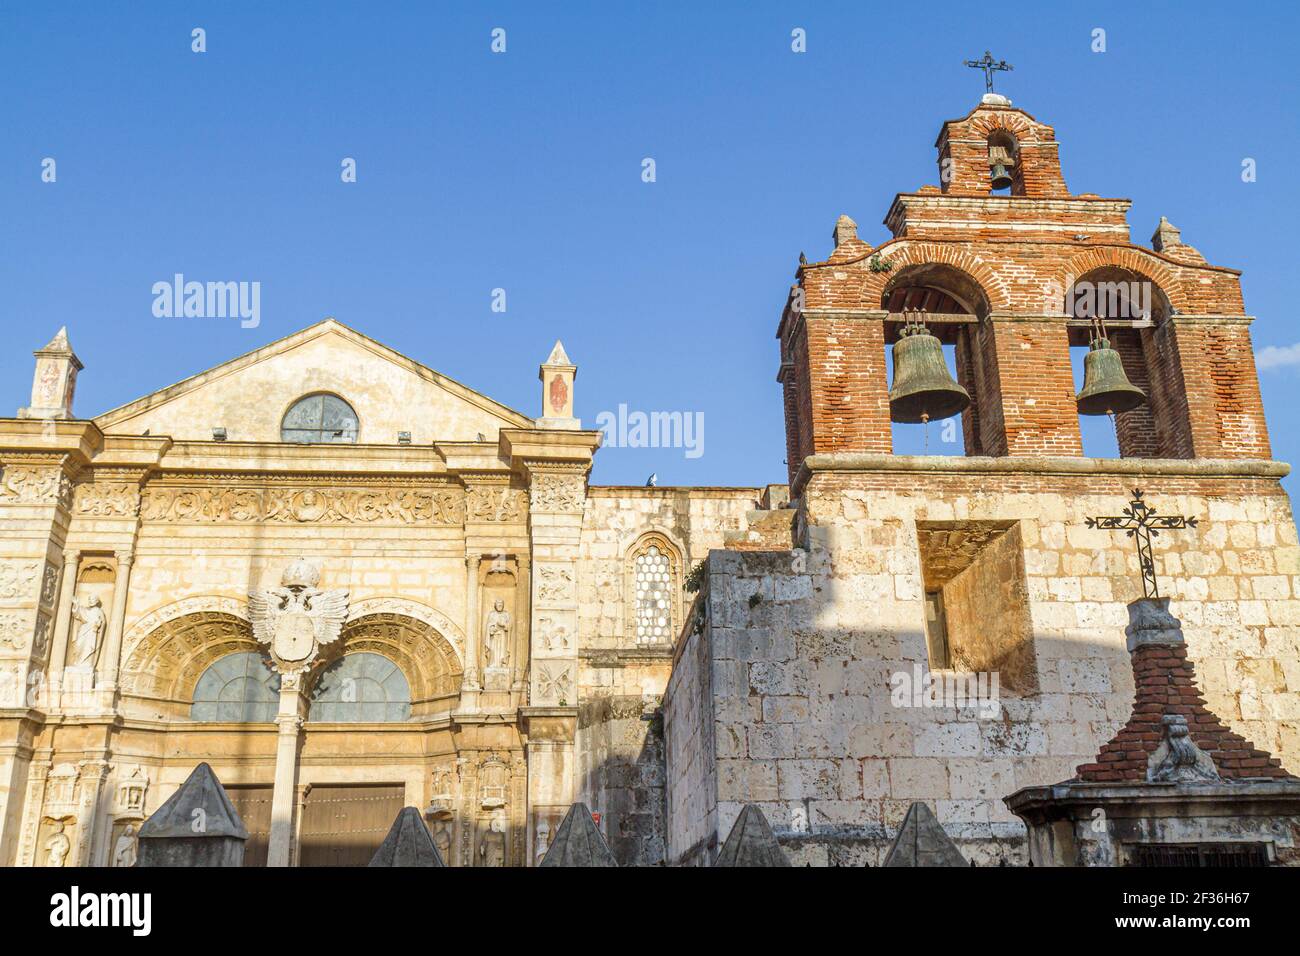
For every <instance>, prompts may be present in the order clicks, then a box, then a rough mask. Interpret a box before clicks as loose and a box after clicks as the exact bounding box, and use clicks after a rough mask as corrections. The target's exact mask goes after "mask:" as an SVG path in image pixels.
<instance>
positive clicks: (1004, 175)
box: [989, 146, 1015, 189]
mask: <svg viewBox="0 0 1300 956" xmlns="http://www.w3.org/2000/svg"><path fill="white" fill-rule="evenodd" d="M989 166H991V167H992V176H993V188H994V189H1008V188H1010V186H1011V181H1012V180H1011V168H1012V167H1013V166H1015V160H1014V159H1012V158H1011V154H1010V153H1009V152H1007V149H1006V147H1004V146H990V147H989Z"/></svg>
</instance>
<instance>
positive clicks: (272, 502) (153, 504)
mask: <svg viewBox="0 0 1300 956" xmlns="http://www.w3.org/2000/svg"><path fill="white" fill-rule="evenodd" d="M141 517H142V518H143V519H144V520H145V521H234V522H241V521H269V522H275V523H285V524H292V523H297V524H313V523H316V522H321V523H333V524H408V525H409V524H431V525H460V524H463V523H464V517H465V500H464V498H463V496H462V495H461V494H460V492H458V491H450V490H447V491H434V490H429V489H420V488H376V489H369V490H356V489H346V488H337V489H336V488H320V489H316V488H298V489H292V488H283V489H282V488H244V489H213V488H151V489H149V490H147V491H146V492H145V495H144V499H143V503H142V505H141Z"/></svg>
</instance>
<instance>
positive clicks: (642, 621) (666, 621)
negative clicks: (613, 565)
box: [626, 534, 682, 644]
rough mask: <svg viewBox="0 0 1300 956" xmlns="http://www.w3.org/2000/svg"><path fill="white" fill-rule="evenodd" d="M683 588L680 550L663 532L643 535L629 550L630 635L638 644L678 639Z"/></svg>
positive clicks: (666, 642) (628, 615)
mask: <svg viewBox="0 0 1300 956" xmlns="http://www.w3.org/2000/svg"><path fill="white" fill-rule="evenodd" d="M681 591H682V576H681V561H680V559H679V558H678V556H677V549H676V548H675V547H673V545H672V544H671V543H670V542H669V541H668V539H667V538H665V537H664V536H663V535H661V534H648V535H645V536H644V537H642V538H641V539H640V540H639V541H637V543H636V544H635V545H633V546H632V549H631V551H629V552H628V570H627V595H628V597H627V612H626V615H627V633H628V636H629V637H631V638H632V639H633V640H635V641H636V643H638V644H671V643H672V642H673V641H675V640H676V639H677V627H678V621H679V620H680V614H679V610H678V605H679V604H680V603H681Z"/></svg>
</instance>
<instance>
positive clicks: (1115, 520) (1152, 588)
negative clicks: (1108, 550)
mask: <svg viewBox="0 0 1300 956" xmlns="http://www.w3.org/2000/svg"><path fill="white" fill-rule="evenodd" d="M1084 520H1085V521H1086V522H1087V524H1088V527H1089V528H1101V529H1102V530H1118V531H1124V532H1126V533H1127V534H1128V536H1129V537H1130V538H1136V539H1137V548H1138V566H1139V567H1141V568H1142V596H1143V597H1148V598H1158V597H1160V589H1159V587H1158V586H1157V584H1156V564H1155V560H1154V559H1153V558H1152V557H1151V539H1152V538H1154V537H1155V536H1156V535H1158V534H1159V533H1160V532H1161V531H1174V530H1177V529H1179V528H1195V527H1196V519H1195V518H1184V517H1183V516H1182V515H1159V516H1157V515H1156V509H1155V508H1152V507H1150V506H1148V505H1147V503H1146V502H1145V501H1143V500H1142V492H1141V491H1139V490H1137V489H1136V488H1134V489H1133V500H1132V501H1131V502H1129V506H1128V507H1127V508H1125V509H1124V513H1123V514H1122V515H1116V516H1110V517H1099V518H1085V519H1084Z"/></svg>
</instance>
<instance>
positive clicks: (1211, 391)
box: [782, 107, 1271, 473]
mask: <svg viewBox="0 0 1300 956" xmlns="http://www.w3.org/2000/svg"><path fill="white" fill-rule="evenodd" d="M997 129H1006V130H1008V131H1009V132H1011V133H1013V134H1014V135H1015V136H1016V138H1017V141H1018V143H1019V149H1020V157H1021V165H1022V167H1023V170H1022V175H1023V178H1024V195H1023V196H1022V197H1005V196H990V195H989V192H990V190H989V187H988V158H987V146H986V144H987V139H988V135H989V134H990V133H991V132H993V131H994V130H997ZM936 146H938V148H939V154H940V157H941V158H942V157H950V158H952V159H953V160H954V165H953V178H952V179H951V180H950V181H949V182H947V183H944V184H943V188H942V191H941V190H940V189H939V188H936V187H925V188H923V189H922V190H920V191H919V192H916V193H907V194H900V195H899V196H897V197H896V198H895V200H894V203H893V205H892V207H891V208H890V211H889V214H888V217H887V220H886V221H887V224H888V226H889V228H890V229H891V231H892V232H893V234H894V238H891V239H888V240H887V241H885V242H883V243H881V244H880V245H878V246H875V247H873V246H871V245H869V244H868V243H866V242H864V241H861V240H860V239H858V238H857V237H856V235H855V236H853V237H852V238H851V241H848V240H846V241H844V242H841V243H840V246H839V248H838V249H837V250H836V251H835V252H834V253H833V254H832V255H831V257H830V258H829V259H828V260H827V261H825V262H820V263H808V264H807V265H805V266H804V267H802V268H801V269H800V272H799V279H798V282H799V286H800V291H801V293H802V304H803V307H804V308H805V309H807V310H809V311H811V312H813V313H822V314H821V315H817V316H816V317H815V318H807V319H806V335H807V342H806V347H801V348H794V349H791V346H792V345H798V344H799V343H794V342H793V341H792V340H791V339H790V336H791V335H798V334H802V333H799V332H792V331H791V330H792V329H797V328H799V327H801V324H800V322H799V321H798V320H797V318H796V317H794V316H793V314H792V313H789V312H787V314H786V316H785V320H784V321H783V324H782V336H783V354H784V355H786V356H788V357H789V358H790V359H792V360H793V361H794V363H795V366H796V369H795V379H796V380H797V382H798V383H799V386H798V394H797V396H796V401H795V407H796V409H797V414H796V415H795V416H794V419H795V420H794V422H793V423H791V422H790V418H791V416H790V414H789V411H787V428H791V427H793V428H794V430H795V431H796V432H797V441H788V442H787V447H788V448H797V449H798V451H797V453H796V457H794V458H791V462H790V464H791V471H792V473H793V472H794V471H795V470H797V462H796V458H797V459H799V460H801V459H802V457H803V456H805V455H807V454H811V453H813V452H827V451H859V452H888V451H890V450H891V442H890V436H889V409H888V395H887V386H886V375H885V368H884V363H885V353H884V336H883V326H882V324H881V321H880V319H879V316H880V315H881V311H880V310H881V309H882V307H883V301H884V293H885V289H886V287H887V286H888V285H889V283H890V282H891V281H895V280H900V274H902V273H904V272H905V271H906V270H907V269H908V267H909V266H923V265H928V264H943V265H945V266H948V267H951V268H952V269H956V270H959V271H961V272H962V273H965V275H966V277H968V278H969V280H970V281H971V282H972V283H973V284H974V285H976V286H978V288H979V290H980V291H981V292H982V294H983V297H984V300H985V303H986V306H987V308H988V309H989V311H990V312H991V314H992V315H993V316H994V319H993V321H992V323H991V324H990V323H988V322H981V323H980V325H979V326H975V327H972V331H971V332H969V333H968V334H969V335H970V336H971V343H970V347H969V348H968V349H961V348H959V350H958V362H959V375H960V376H961V380H962V382H963V384H966V385H967V387H968V389H969V388H970V385H969V384H968V383H969V382H974V384H975V388H974V389H971V391H972V397H973V398H974V399H975V401H976V403H977V404H978V408H977V409H975V411H974V412H973V413H968V414H967V415H965V416H964V417H963V426H962V427H963V431H964V433H965V436H966V449H967V453H968V454H985V455H1043V454H1062V455H1081V454H1082V445H1081V443H1080V440H1079V427H1078V419H1077V409H1076V407H1075V404H1074V383H1073V374H1072V372H1071V368H1070V354H1069V349H1068V345H1067V327H1066V317H1065V315H1064V295H1065V290H1067V289H1068V288H1069V287H1070V286H1071V284H1072V283H1073V282H1074V280H1075V279H1077V278H1078V277H1080V276H1082V275H1084V274H1086V273H1088V272H1090V271H1092V270H1094V269H1101V268H1107V267H1116V268H1121V269H1124V270H1127V271H1128V272H1130V273H1132V274H1134V275H1135V276H1136V277H1138V278H1139V279H1143V280H1146V281H1150V282H1152V283H1154V284H1155V286H1157V287H1158V289H1159V290H1160V291H1161V292H1162V293H1163V295H1164V297H1165V298H1166V299H1167V300H1168V302H1169V304H1170V306H1172V309H1173V312H1174V315H1173V317H1172V319H1169V320H1166V321H1165V322H1164V323H1163V324H1162V327H1160V328H1157V329H1154V330H1144V331H1142V332H1141V333H1140V336H1141V341H1142V345H1141V348H1138V347H1137V345H1136V343H1134V342H1130V343H1129V346H1126V348H1124V349H1122V350H1121V354H1122V355H1123V356H1124V359H1125V366H1126V369H1127V370H1128V374H1129V377H1130V379H1131V380H1132V381H1133V382H1134V383H1135V384H1137V385H1138V387H1139V388H1143V389H1144V390H1145V391H1147V392H1148V396H1149V401H1150V406H1149V407H1147V408H1144V409H1142V410H1140V411H1137V412H1131V413H1126V416H1121V419H1123V420H1122V421H1121V422H1120V423H1119V424H1120V447H1121V453H1122V454H1124V455H1125V456H1128V457H1153V456H1158V457H1187V458H1189V457H1201V458H1267V457H1269V455H1270V454H1271V451H1270V446H1269V441H1268V431H1267V427H1266V426H1265V423H1264V414H1263V407H1262V403H1261V401H1260V396H1259V383H1258V380H1257V377H1256V370H1255V363H1254V356H1253V354H1252V352H1251V346H1250V336H1249V333H1248V331H1247V327H1246V325H1245V324H1244V323H1243V322H1241V321H1240V320H1239V319H1234V318H1232V317H1240V316H1244V314H1245V311H1244V305H1243V302H1242V298H1241V285H1240V276H1239V274H1238V273H1237V272H1236V271H1235V270H1232V269H1224V268H1221V267H1216V266H1211V265H1208V264H1206V263H1205V262H1204V261H1203V259H1202V257H1201V256H1200V254H1199V253H1198V252H1196V250H1195V249H1194V248H1192V247H1191V246H1188V245H1183V244H1179V245H1168V246H1167V247H1166V248H1164V249H1163V250H1162V251H1161V252H1156V251H1154V250H1152V249H1146V248H1143V247H1140V246H1137V245H1134V244H1133V243H1132V242H1131V241H1129V238H1128V226H1127V221H1126V211H1127V209H1128V205H1129V203H1128V200H1124V199H1102V198H1100V197H1097V196H1095V195H1092V194H1088V193H1085V194H1082V195H1079V196H1071V195H1070V194H1069V193H1068V191H1067V190H1066V188H1065V181H1064V178H1063V177H1062V175H1061V171H1060V164H1059V161H1058V158H1057V150H1056V142H1055V134H1054V133H1053V131H1052V129H1051V127H1050V126H1046V125H1044V124H1042V123H1039V122H1037V121H1036V120H1034V119H1033V118H1032V117H1030V116H1029V115H1028V114H1026V113H1023V112H1022V111H1020V110H1016V109H1011V108H1007V107H981V108H978V109H976V110H974V111H972V112H971V114H969V115H968V116H966V117H964V118H963V119H961V120H954V121H952V122H950V123H947V124H945V126H944V129H943V132H942V133H941V134H940V137H939V141H938V143H937V144H936ZM1190 201H1191V200H1190V199H1189V202H1190ZM900 281H901V280H900ZM831 310H834V311H843V312H848V313H851V314H850V315H845V316H843V317H840V316H835V317H827V316H826V315H825V314H824V313H825V312H826V311H831ZM1058 316H1059V317H1058ZM1216 316H1223V317H1229V318H1227V319H1223V320H1219V321H1216V320H1215V319H1214V317H1216ZM1011 317H1018V318H1019V319H1020V320H1018V321H1006V320H1007V319H1008V318H1011ZM968 365H969V366H970V367H969V368H968V367H967V366H968ZM1144 383H1145V384H1144Z"/></svg>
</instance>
